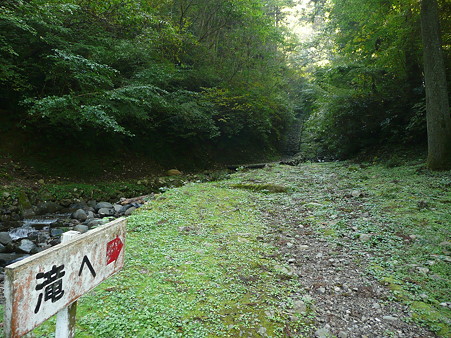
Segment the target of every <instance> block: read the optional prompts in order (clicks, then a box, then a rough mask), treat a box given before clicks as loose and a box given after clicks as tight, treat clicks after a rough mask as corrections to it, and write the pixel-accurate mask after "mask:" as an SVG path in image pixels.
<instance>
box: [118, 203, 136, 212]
mask: <svg viewBox="0 0 451 338" xmlns="http://www.w3.org/2000/svg"><path fill="white" fill-rule="evenodd" d="M132 206H133V205H131V204H126V205H123V206H122V208H121V210H119V214H125V212H126V211H127V209H129V208H131V207H132Z"/></svg>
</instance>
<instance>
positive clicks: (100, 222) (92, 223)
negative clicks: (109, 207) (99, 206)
mask: <svg viewBox="0 0 451 338" xmlns="http://www.w3.org/2000/svg"><path fill="white" fill-rule="evenodd" d="M107 222H108V219H92V220H90V221H89V223H88V224H87V225H88V227H90V228H94V227H97V226H99V225H104V224H105V223H107Z"/></svg>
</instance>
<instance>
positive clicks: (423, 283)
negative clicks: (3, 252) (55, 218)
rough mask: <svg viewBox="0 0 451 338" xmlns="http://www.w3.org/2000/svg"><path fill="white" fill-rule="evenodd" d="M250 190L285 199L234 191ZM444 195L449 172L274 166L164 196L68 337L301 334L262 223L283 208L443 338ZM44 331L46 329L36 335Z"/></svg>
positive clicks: (295, 282)
mask: <svg viewBox="0 0 451 338" xmlns="http://www.w3.org/2000/svg"><path fill="white" fill-rule="evenodd" d="M254 185H256V186H265V187H268V186H277V187H285V188H286V189H283V190H284V191H285V192H280V193H275V194H268V193H267V191H266V190H267V189H263V190H260V189H237V188H241V187H247V186H252V187H253V186H254ZM450 190H451V173H450V172H441V173H433V172H430V171H428V170H426V169H425V168H424V165H423V164H421V163H419V162H411V163H407V164H406V163H405V164H403V165H399V166H396V167H390V168H388V167H387V166H384V165H372V164H364V165H359V164H354V163H350V162H341V163H323V164H302V165H301V166H299V167H295V168H293V167H288V166H274V167H270V168H265V169H262V170H252V171H242V172H239V173H237V174H235V175H234V176H233V177H232V179H231V180H226V181H221V182H217V183H202V184H189V185H187V186H184V187H181V188H176V189H172V190H169V191H168V192H166V193H165V194H163V195H160V197H159V198H157V199H155V200H153V201H151V202H150V203H149V204H147V205H146V206H145V207H144V208H143V209H141V210H140V211H139V212H138V213H136V214H134V215H132V216H131V217H130V218H129V224H128V237H127V251H126V252H127V253H126V265H125V268H124V270H123V271H122V272H120V273H119V274H118V275H116V276H115V277H113V278H111V279H109V280H108V281H106V282H105V283H104V284H102V285H101V286H99V287H98V288H96V289H95V290H94V291H93V292H91V293H90V294H88V295H86V296H84V297H83V298H82V299H81V301H80V302H79V309H78V314H77V337H112V336H115V337H123V336H124V337H125V336H133V337H177V336H179V337H213V336H238V335H240V334H241V335H243V336H260V335H264V334H267V335H268V336H287V335H300V336H302V334H303V332H304V333H305V334H309V333H311V332H312V331H311V330H312V325H313V322H312V319H311V318H310V316H311V315H312V314H313V313H307V314H306V315H305V316H298V317H296V318H293V316H292V312H290V309H291V308H292V307H293V300H294V299H295V298H294V297H302V287H301V285H300V284H299V282H302V279H300V280H299V279H294V278H292V276H290V274H289V269H288V267H287V266H286V265H284V264H283V263H281V262H280V258H279V256H278V250H277V248H276V247H274V246H273V245H271V244H269V243H270V240H269V238H270V235H268V232H270V230H271V229H270V228H269V224H268V223H267V222H266V221H264V219H263V218H262V217H261V216H262V211H263V209H264V210H265V213H266V214H267V215H271V214H274V215H276V214H277V213H278V212H279V211H278V208H277V207H276V205H290V203H291V205H296V204H302V205H304V206H305V207H306V208H307V209H308V210H309V213H308V214H306V215H296V217H294V219H295V221H296V222H302V224H304V225H305V226H309V227H310V228H311V229H314V230H315V231H317V232H318V233H319V234H322V236H324V237H325V238H327V239H328V240H329V241H331V242H334V243H336V244H337V245H346V246H347V247H349V248H351V249H352V250H351V251H352V252H353V256H352V257H349V259H350V260H352V261H355V262H359V261H360V262H364V265H363V266H364V267H366V272H367V273H368V274H371V275H373V276H374V277H376V278H377V279H378V280H379V281H380V283H382V284H385V285H387V287H389V288H391V289H392V293H393V300H398V301H403V302H405V303H407V304H409V305H410V306H411V309H412V310H413V315H412V320H413V321H416V322H417V323H420V324H422V325H425V326H427V327H429V328H430V329H431V330H433V331H435V332H436V333H437V334H438V335H439V336H443V337H447V336H449V334H450V333H449V332H450V331H449V328H450V318H451V317H450V315H451V311H450V309H449V308H447V307H446V306H442V305H440V304H441V303H444V302H449V301H450V300H449V295H450V294H451V290H450V275H451V271H450V263H449V257H450V255H451V253H450V250H451V249H450V247H449V238H450V235H451V233H450V224H451V203H450V202H451V194H450ZM271 206H273V207H271ZM283 211H284V212H288V213H289V212H290V209H289V208H287V209H284V210H283ZM293 224H294V223H293ZM293 224H277V218H275V222H273V223H272V225H271V226H277V227H278V229H279V231H284V229H285V228H287V227H290V226H293ZM362 234H368V235H370V237H369V240H367V241H362V240H360V236H361V235H362ZM293 296H294V297H293ZM51 330H52V325H51V322H49V323H46V324H44V325H43V326H42V327H41V328H39V329H37V330H35V335H36V336H48V335H50V334H51V333H50V332H51Z"/></svg>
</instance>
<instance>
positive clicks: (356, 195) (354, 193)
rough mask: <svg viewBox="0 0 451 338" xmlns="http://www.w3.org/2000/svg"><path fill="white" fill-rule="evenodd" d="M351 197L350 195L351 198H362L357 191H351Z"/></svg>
mask: <svg viewBox="0 0 451 338" xmlns="http://www.w3.org/2000/svg"><path fill="white" fill-rule="evenodd" d="M351 195H352V197H360V196H362V193H361V192H360V191H358V190H353V191H352V193H351Z"/></svg>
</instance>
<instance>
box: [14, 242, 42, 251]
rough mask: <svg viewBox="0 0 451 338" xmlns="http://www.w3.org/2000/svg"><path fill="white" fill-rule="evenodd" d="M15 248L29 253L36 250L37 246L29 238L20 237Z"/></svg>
mask: <svg viewBox="0 0 451 338" xmlns="http://www.w3.org/2000/svg"><path fill="white" fill-rule="evenodd" d="M17 249H18V250H19V251H21V252H25V253H27V254H29V253H36V252H37V251H38V247H37V246H36V244H34V243H33V242H32V241H30V240H29V239H22V240H21V241H20V244H19V246H18V247H17Z"/></svg>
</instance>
